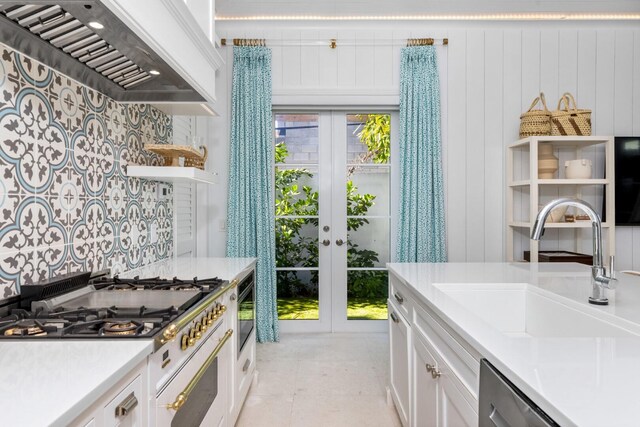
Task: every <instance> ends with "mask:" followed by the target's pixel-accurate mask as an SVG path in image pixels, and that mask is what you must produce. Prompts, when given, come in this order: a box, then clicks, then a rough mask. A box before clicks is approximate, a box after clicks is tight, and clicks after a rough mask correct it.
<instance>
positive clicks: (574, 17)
mask: <svg viewBox="0 0 640 427" xmlns="http://www.w3.org/2000/svg"><path fill="white" fill-rule="evenodd" d="M216 20H217V21H637V20H640V13H560V12H553V13H552V12H548V13H473V14H426V15H425V14H417V15H336V16H334V15H236V16H234V15H217V16H216Z"/></svg>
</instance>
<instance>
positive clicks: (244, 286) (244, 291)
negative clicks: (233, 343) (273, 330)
mask: <svg viewBox="0 0 640 427" xmlns="http://www.w3.org/2000/svg"><path fill="white" fill-rule="evenodd" d="M238 295H239V296H238V354H237V355H236V357H240V354H241V353H242V350H243V348H244V345H245V344H246V342H247V340H248V339H249V336H250V335H251V332H252V331H253V328H254V326H255V318H256V311H255V281H254V280H253V274H250V275H249V276H248V277H247V278H246V279H244V280H243V281H242V283H240V285H238Z"/></svg>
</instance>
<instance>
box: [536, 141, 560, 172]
mask: <svg viewBox="0 0 640 427" xmlns="http://www.w3.org/2000/svg"><path fill="white" fill-rule="evenodd" d="M557 170H558V158H557V157H556V156H554V155H553V145H551V144H539V145H538V179H552V178H553V174H554V173H556V171H557Z"/></svg>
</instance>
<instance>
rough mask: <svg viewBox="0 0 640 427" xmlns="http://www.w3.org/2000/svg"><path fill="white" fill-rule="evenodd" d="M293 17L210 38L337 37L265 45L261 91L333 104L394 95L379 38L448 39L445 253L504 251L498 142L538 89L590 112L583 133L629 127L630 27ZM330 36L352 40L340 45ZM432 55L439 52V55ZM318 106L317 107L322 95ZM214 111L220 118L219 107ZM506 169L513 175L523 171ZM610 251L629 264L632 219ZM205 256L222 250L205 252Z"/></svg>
mask: <svg viewBox="0 0 640 427" xmlns="http://www.w3.org/2000/svg"><path fill="white" fill-rule="evenodd" d="M303 24H304V25H303ZM303 24H301V23H295V22H290V23H286V24H285V25H283V24H282V23H278V22H270V23H266V22H265V23H256V22H244V23H243V22H221V23H219V25H218V28H219V35H220V36H222V37H227V38H233V37H248V38H253V37H256V36H262V35H265V36H266V37H267V38H270V39H278V38H280V37H282V38H284V39H302V40H304V39H320V40H327V42H328V40H329V39H331V38H337V39H338V48H337V49H329V48H328V47H324V46H317V47H316V46H304V47H302V48H300V47H292V46H286V47H278V46H274V47H272V50H273V64H272V67H273V69H272V74H273V91H274V95H275V96H281V97H282V96H285V95H292V94H293V95H297V96H298V99H314V98H313V96H314V95H318V94H323V95H327V94H328V95H329V98H330V97H331V96H334V97H335V98H336V99H337V100H339V101H337V102H338V103H342V104H344V103H348V102H349V99H352V98H353V96H352V95H356V96H361V97H360V99H363V98H362V97H363V96H364V97H365V98H364V99H371V103H372V104H378V105H380V104H388V103H389V100H390V99H396V100H397V96H398V93H399V70H400V64H399V61H400V51H401V49H402V47H403V46H402V45H401V44H398V43H396V44H394V45H393V46H391V45H389V41H390V40H391V39H393V40H400V39H406V38H408V37H436V38H440V37H444V36H447V37H448V38H449V40H450V44H449V46H448V47H447V48H441V49H444V50H445V51H446V53H447V54H446V67H444V68H442V69H443V70H444V71H443V75H441V79H442V82H443V84H442V86H443V88H445V90H444V91H443V95H442V107H443V111H442V115H443V117H442V127H443V142H444V151H443V163H444V165H443V166H444V170H445V181H446V184H445V185H446V187H445V190H446V203H447V205H446V206H447V212H446V218H447V239H448V240H447V244H448V253H449V260H450V261H499V260H501V259H504V249H503V243H502V242H504V236H505V234H506V229H505V214H504V211H505V206H504V161H505V160H504V152H505V146H506V145H507V144H508V143H509V142H511V141H513V140H515V139H517V137H518V125H519V115H520V113H521V112H522V111H524V110H526V109H527V108H528V107H529V104H530V103H531V101H532V100H533V98H535V97H536V96H537V95H538V93H539V92H540V91H541V90H542V91H544V92H545V94H546V95H547V101H548V106H549V108H550V109H555V107H556V104H557V101H558V97H559V95H561V94H562V93H563V92H565V91H568V92H571V93H573V94H574V95H575V96H576V99H577V101H578V104H579V107H582V108H590V109H592V110H593V127H594V133H595V134H600V135H610V134H618V135H621V134H635V135H638V134H640V29H638V28H637V25H636V24H634V23H611V22H609V23H604V22H596V23H593V22H589V23H580V22H566V23H564V22H563V23H559V22H553V23H552V22H531V23H521V22H519V23H507V22H500V23H489V22H479V23H464V22H457V23H429V25H428V26H425V24H424V23H405V22H402V23H394V22H384V23H381V22H371V23H366V22H360V23H353V22H337V23H318V24H317V25H316V24H314V25H309V24H308V23H303ZM256 26H257V28H256ZM340 40H350V41H356V43H360V44H361V45H360V46H357V47H356V46H346V45H341V44H340ZM372 41H373V42H372ZM227 52H230V49H229V50H228V51H227ZM441 52H442V51H441ZM439 58H440V60H441V61H442V60H445V55H440V56H439ZM231 63H232V55H230V54H228V55H227V68H228V70H227V72H226V76H225V77H227V78H230V75H231ZM224 74H225V73H221V75H224ZM228 83H230V82H228ZM306 94H308V95H309V97H305V96H304V95H306ZM224 98H225V97H224V96H223V99H224ZM285 98H286V96H285V97H284V98H282V99H285ZM323 103H324V105H328V104H326V99H325V100H324V101H323ZM227 104H228V101H227ZM221 110H223V111H222V116H223V117H224V114H225V111H224V109H221ZM215 120H217V121H218V122H219V120H222V119H215ZM225 120H228V117H227V118H226V119H225ZM214 132H216V135H218V137H217V138H220V139H223V138H227V139H228V127H226V126H220V127H219V128H218V127H217V128H216V129H215V131H214ZM217 148H220V147H217ZM220 155H221V156H222V158H226V156H227V154H226V153H220ZM583 156H584V157H586V158H590V159H592V160H593V161H594V164H595V168H596V173H602V170H603V160H604V157H603V154H602V153H601V152H597V151H596V150H590V151H589V150H585V152H584V153H583ZM521 157H522V159H520V161H521V162H526V161H528V158H527V156H526V155H522V156H521ZM515 173H516V174H517V175H522V178H525V176H524V175H526V174H527V173H528V172H527V171H525V170H517V171H515ZM225 176H226V175H225V173H222V174H221V182H225V179H224V177H225ZM224 185H226V184H224ZM218 187H220V186H218ZM212 191H213V192H214V193H215V192H216V191H218V190H215V189H214V190H212ZM225 192H226V189H225ZM558 194H560V193H559V192H558ZM600 194H601V191H596V190H595V189H593V190H591V191H585V192H584V197H585V198H586V199H588V200H589V201H591V202H592V203H594V202H595V201H596V200H598V199H597V196H598V195H600ZM548 196H549V197H553V194H549V195H548ZM210 200H221V199H216V198H215V197H210ZM224 200H226V194H225V197H224ZM596 207H597V208H600V207H599V206H596ZM516 210H517V211H518V212H522V211H523V210H528V205H527V204H526V203H525V202H523V203H522V206H518V207H516ZM215 212H218V213H217V215H218V217H220V216H221V215H222V214H223V213H224V215H226V212H224V209H220V210H219V211H218V210H216V211H215ZM213 221H217V219H216V220H213V219H212V220H211V223H212V224H213V225H212V226H214V229H215V230H218V228H219V227H218V226H217V224H218V223H217V222H213ZM218 234H222V233H218ZM552 234H554V233H551V232H550V233H548V234H547V235H546V236H545V237H547V238H548V239H549V241H548V242H545V245H546V246H545V247H551V248H570V247H571V245H572V244H573V243H572V242H573V236H574V232H573V231H570V230H562V231H561V233H558V231H555V236H559V238H560V240H559V242H551V240H550V237H551V235H552ZM582 236H583V239H582V242H583V246H584V245H586V248H585V250H588V245H589V241H588V239H589V233H588V232H582ZM528 244H529V240H528V236H527V233H522V234H521V235H520V238H519V239H517V240H516V246H515V247H516V250H517V251H520V252H521V251H522V250H525V249H526V248H528ZM209 247H210V248H216V247H221V245H217V246H216V245H215V244H210V245H209ZM617 248H618V251H617V252H618V257H619V262H618V265H619V267H620V268H632V267H635V268H636V269H640V227H635V228H630V227H627V228H622V227H620V228H619V229H618V231H617ZM210 250H211V249H210ZM211 254H212V255H222V253H221V252H220V251H219V250H215V249H213V252H212V253H211Z"/></svg>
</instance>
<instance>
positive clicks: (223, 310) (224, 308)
mask: <svg viewBox="0 0 640 427" xmlns="http://www.w3.org/2000/svg"><path fill="white" fill-rule="evenodd" d="M220 310H222V312H223V313H224V312H225V311H227V306H226V305H222V306H221V307H220Z"/></svg>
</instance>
